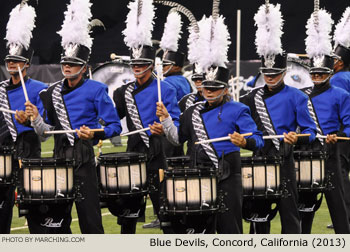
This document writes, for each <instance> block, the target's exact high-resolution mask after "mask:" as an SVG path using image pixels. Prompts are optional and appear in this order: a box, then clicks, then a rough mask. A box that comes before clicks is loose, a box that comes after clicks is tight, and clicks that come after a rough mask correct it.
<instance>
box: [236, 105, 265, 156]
mask: <svg viewBox="0 0 350 252" xmlns="http://www.w3.org/2000/svg"><path fill="white" fill-rule="evenodd" d="M236 125H237V127H238V129H239V133H240V134H244V133H250V132H252V133H253V135H251V136H248V137H246V139H247V147H248V148H249V147H250V146H249V145H250V144H249V142H250V141H249V140H248V139H254V140H255V146H251V148H249V149H251V150H255V149H260V148H262V147H263V146H264V140H263V138H262V132H261V131H259V130H258V128H257V126H256V124H255V122H254V120H253V118H252V117H251V115H250V110H249V108H248V107H247V106H245V105H244V107H242V109H241V111H240V113H238V116H237V117H236Z"/></svg>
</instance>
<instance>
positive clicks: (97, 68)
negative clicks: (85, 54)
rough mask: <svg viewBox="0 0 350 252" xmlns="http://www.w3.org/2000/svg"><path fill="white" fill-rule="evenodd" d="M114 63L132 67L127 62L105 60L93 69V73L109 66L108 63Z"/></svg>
mask: <svg viewBox="0 0 350 252" xmlns="http://www.w3.org/2000/svg"><path fill="white" fill-rule="evenodd" d="M113 64H117V65H123V66H126V67H130V66H129V64H127V63H125V62H118V61H114V60H110V61H106V62H103V63H102V64H101V65H99V66H97V67H95V69H93V70H92V74H94V73H96V71H98V70H100V69H101V68H103V67H105V66H108V65H113Z"/></svg>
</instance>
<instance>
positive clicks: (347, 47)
mask: <svg viewBox="0 0 350 252" xmlns="http://www.w3.org/2000/svg"><path fill="white" fill-rule="evenodd" d="M349 16H350V7H348V8H347V9H346V10H345V11H344V13H343V17H342V18H341V20H340V21H339V23H338V24H337V26H336V29H335V32H334V43H335V49H334V52H333V55H334V56H335V59H334V66H333V71H334V75H333V76H332V77H331V79H330V84H331V86H335V87H339V88H342V89H344V90H346V91H347V92H348V93H350V69H349V68H350V36H349V30H350V18H349ZM338 146H339V153H340V165H341V170H342V176H343V179H344V191H345V192H348V191H350V179H349V172H350V162H349V160H350V146H349V142H348V141H344V142H339V143H338ZM344 199H345V204H346V208H347V212H348V217H349V218H350V194H348V193H345V194H344ZM349 223H350V219H349Z"/></svg>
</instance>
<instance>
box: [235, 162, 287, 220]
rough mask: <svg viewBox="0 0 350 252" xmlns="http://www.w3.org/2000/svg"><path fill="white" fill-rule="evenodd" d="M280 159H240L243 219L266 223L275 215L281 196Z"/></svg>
mask: <svg viewBox="0 0 350 252" xmlns="http://www.w3.org/2000/svg"><path fill="white" fill-rule="evenodd" d="M281 161H282V160H281V157H279V156H253V157H242V158H241V168H242V186H243V218H244V219H245V220H247V221H251V222H266V221H270V220H272V219H273V218H274V217H275V215H276V214H277V210H278V208H277V206H276V207H274V208H273V205H275V204H276V203H277V202H278V201H279V199H280V198H281V197H282V196H283V188H282V186H281V175H280V169H281Z"/></svg>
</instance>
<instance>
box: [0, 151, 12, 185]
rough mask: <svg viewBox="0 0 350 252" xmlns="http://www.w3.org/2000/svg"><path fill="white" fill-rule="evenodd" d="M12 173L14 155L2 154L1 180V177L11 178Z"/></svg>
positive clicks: (0, 159)
mask: <svg viewBox="0 0 350 252" xmlns="http://www.w3.org/2000/svg"><path fill="white" fill-rule="evenodd" d="M11 175H12V156H11V155H0V181H1V178H9V177H11Z"/></svg>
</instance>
